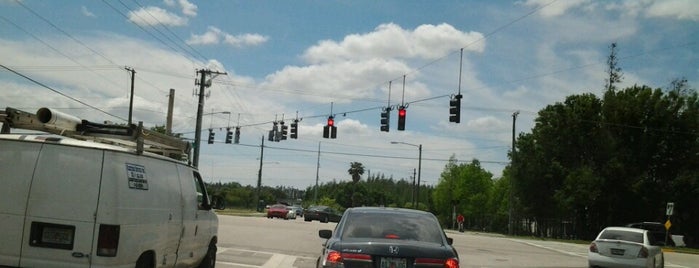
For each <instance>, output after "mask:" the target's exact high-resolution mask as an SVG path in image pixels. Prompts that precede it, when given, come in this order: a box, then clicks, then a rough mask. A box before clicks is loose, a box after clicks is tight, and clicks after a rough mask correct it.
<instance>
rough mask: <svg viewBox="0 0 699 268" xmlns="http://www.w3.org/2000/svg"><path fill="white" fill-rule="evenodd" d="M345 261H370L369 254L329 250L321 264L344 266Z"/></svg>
mask: <svg viewBox="0 0 699 268" xmlns="http://www.w3.org/2000/svg"><path fill="white" fill-rule="evenodd" d="M345 261H354V262H356V261H359V262H371V255H368V254H360V253H340V252H338V251H334V250H330V251H328V253H327V254H326V255H325V261H324V263H323V265H325V266H330V267H344V265H345V264H344V262H345Z"/></svg>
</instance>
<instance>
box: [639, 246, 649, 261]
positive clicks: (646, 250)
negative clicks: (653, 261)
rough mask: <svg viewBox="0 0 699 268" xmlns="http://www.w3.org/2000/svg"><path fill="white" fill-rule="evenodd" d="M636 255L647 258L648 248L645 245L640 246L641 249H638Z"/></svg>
mask: <svg viewBox="0 0 699 268" xmlns="http://www.w3.org/2000/svg"><path fill="white" fill-rule="evenodd" d="M638 257H639V258H648V249H647V248H646V247H641V250H639V251H638Z"/></svg>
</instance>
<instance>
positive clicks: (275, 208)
mask: <svg viewBox="0 0 699 268" xmlns="http://www.w3.org/2000/svg"><path fill="white" fill-rule="evenodd" d="M288 213H289V209H288V208H287V207H286V205H284V204H275V205H272V206H270V207H269V209H267V218H270V219H271V218H280V219H285V220H286V219H288V218H287V216H286V215H287V214H288Z"/></svg>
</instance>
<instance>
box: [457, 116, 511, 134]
mask: <svg viewBox="0 0 699 268" xmlns="http://www.w3.org/2000/svg"><path fill="white" fill-rule="evenodd" d="M466 127H467V128H468V129H472V130H473V131H477V132H490V131H493V130H501V129H503V128H506V127H507V123H505V122H503V121H502V120H500V119H498V118H496V117H494V116H484V117H478V118H475V119H473V120H469V121H468V122H466Z"/></svg>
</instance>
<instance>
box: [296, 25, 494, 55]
mask: <svg viewBox="0 0 699 268" xmlns="http://www.w3.org/2000/svg"><path fill="white" fill-rule="evenodd" d="M482 38H483V34H481V33H478V32H468V33H467V32H462V31H459V30H457V29H455V28H454V27H453V26H451V25H449V24H446V23H443V24H440V25H431V24H424V25H420V26H418V27H417V28H415V30H413V31H410V30H405V29H403V28H401V27H400V26H399V25H397V24H393V23H389V24H382V25H379V26H378V27H376V29H374V31H373V32H370V33H366V34H352V35H348V36H346V37H345V38H344V40H342V41H341V42H335V41H332V40H324V41H320V42H319V43H318V44H317V45H315V46H313V47H311V48H309V49H307V50H306V52H305V53H304V55H303V57H304V59H306V60H307V61H308V62H310V63H322V62H333V61H344V60H348V59H370V58H406V59H407V58H422V59H436V58H439V57H442V56H444V55H446V54H448V53H449V52H450V51H452V50H454V49H458V48H459V47H463V46H466V45H468V47H466V48H465V49H466V50H467V51H469V50H470V51H476V52H482V51H483V49H484V48H485V43H484V41H480V42H476V41H478V40H481V39H482Z"/></svg>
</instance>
